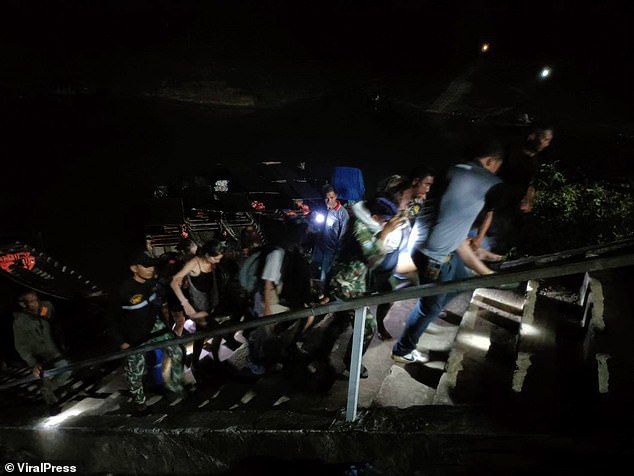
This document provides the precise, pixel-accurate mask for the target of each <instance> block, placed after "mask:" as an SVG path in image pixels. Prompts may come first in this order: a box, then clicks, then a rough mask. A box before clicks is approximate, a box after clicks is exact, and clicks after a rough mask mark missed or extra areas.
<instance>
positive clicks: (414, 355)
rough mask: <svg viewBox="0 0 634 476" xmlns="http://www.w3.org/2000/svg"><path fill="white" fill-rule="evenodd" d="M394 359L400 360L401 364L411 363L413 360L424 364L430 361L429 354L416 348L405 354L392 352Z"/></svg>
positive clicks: (395, 360)
mask: <svg viewBox="0 0 634 476" xmlns="http://www.w3.org/2000/svg"><path fill="white" fill-rule="evenodd" d="M392 360H393V361H394V362H398V363H399V364H411V363H413V362H419V363H421V364H424V363H425V362H429V356H427V355H425V354H421V353H420V352H418V351H417V350H416V349H414V350H412V351H411V352H410V353H408V354H405V355H397V354H392Z"/></svg>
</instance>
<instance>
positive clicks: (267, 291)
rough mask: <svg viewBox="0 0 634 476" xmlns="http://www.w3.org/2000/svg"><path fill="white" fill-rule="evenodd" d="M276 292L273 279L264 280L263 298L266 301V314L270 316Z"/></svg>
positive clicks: (264, 313)
mask: <svg viewBox="0 0 634 476" xmlns="http://www.w3.org/2000/svg"><path fill="white" fill-rule="evenodd" d="M274 292H275V285H274V284H273V281H268V280H265V281H264V290H263V291H262V298H263V301H264V312H263V315H264V316H270V315H271V314H272V312H271V304H272V303H273V293H274Z"/></svg>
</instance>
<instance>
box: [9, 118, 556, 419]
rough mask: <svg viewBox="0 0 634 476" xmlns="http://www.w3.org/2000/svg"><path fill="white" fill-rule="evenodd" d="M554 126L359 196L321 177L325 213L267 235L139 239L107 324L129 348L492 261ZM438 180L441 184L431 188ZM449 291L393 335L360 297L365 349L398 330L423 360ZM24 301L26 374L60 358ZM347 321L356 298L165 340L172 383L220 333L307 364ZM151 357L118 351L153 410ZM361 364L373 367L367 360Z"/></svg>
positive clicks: (328, 352)
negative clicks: (236, 239) (320, 311)
mask: <svg viewBox="0 0 634 476" xmlns="http://www.w3.org/2000/svg"><path fill="white" fill-rule="evenodd" d="M552 138H553V129H552V127H550V126H540V127H535V128H533V130H531V131H530V133H529V134H528V135H527V136H526V137H525V139H526V140H525V141H524V142H522V143H521V144H520V145H519V146H518V147H516V148H512V149H511V150H510V151H509V150H506V149H505V148H504V147H503V146H502V145H501V144H500V143H499V142H497V141H489V142H486V143H483V144H481V145H480V146H478V148H477V149H476V150H474V151H473V152H472V154H471V156H470V160H469V161H467V162H464V163H458V164H456V165H453V166H451V167H450V168H449V169H448V171H447V173H446V174H443V177H437V175H436V172H434V171H433V170H432V169H430V168H428V167H424V166H418V167H416V168H414V169H413V170H412V171H411V172H410V173H409V174H408V175H398V174H394V175H390V176H387V177H385V178H384V179H383V180H381V181H380V182H379V185H378V187H377V190H376V192H375V193H374V194H373V196H371V197H370V198H368V199H367V200H361V201H357V202H352V201H348V202H347V203H342V201H340V200H339V199H338V195H337V190H336V189H335V188H334V187H333V186H332V185H326V186H324V188H323V208H322V211H321V212H320V213H319V215H320V219H319V220H317V219H315V220H313V221H312V222H310V224H307V223H303V224H301V225H300V224H286V225H284V226H283V227H282V225H280V227H281V228H280V230H278V232H277V233H275V232H274V233H271V234H270V235H269V236H267V237H266V238H267V239H266V243H265V242H264V241H263V240H262V239H261V237H260V235H259V234H258V233H257V232H256V230H254V229H253V228H252V227H248V228H245V230H244V231H243V233H242V237H241V240H240V241H241V243H239V244H237V245H236V246H228V245H227V244H226V243H223V242H221V241H219V240H216V239H212V240H210V241H207V242H205V243H196V242H194V241H193V240H192V239H191V238H187V239H183V241H182V242H181V244H180V245H179V247H178V249H177V250H176V251H173V252H167V253H163V254H162V255H161V256H155V253H153V250H152V249H151V248H149V249H146V250H143V251H140V252H139V253H138V254H137V255H136V256H135V257H134V258H133V259H131V260H130V262H129V265H130V272H131V275H130V277H129V278H128V279H127V280H126V281H125V282H124V283H122V284H121V286H120V288H119V290H118V291H117V292H116V293H114V294H113V296H111V298H112V299H111V304H112V305H111V308H110V310H109V312H108V326H107V327H108V334H109V336H110V337H111V339H112V341H113V343H114V345H115V346H116V348H118V349H121V350H124V349H128V348H133V347H135V346H139V345H142V344H147V343H157V342H161V341H164V340H167V339H170V338H171V337H173V336H181V335H184V334H186V333H196V332H198V331H200V330H210V329H215V328H216V327H220V326H222V325H223V324H220V322H223V323H237V322H240V321H243V320H248V319H262V318H265V317H266V316H271V315H274V314H277V313H280V312H284V311H288V310H293V309H300V308H302V307H304V306H310V305H318V304H323V303H327V302H333V301H338V300H348V299H353V298H357V297H361V296H364V295H367V294H369V293H384V292H389V291H391V290H392V289H395V288H400V287H403V286H410V285H418V284H428V283H437V282H446V281H451V280H455V279H461V278H466V277H469V276H473V275H486V274H491V273H493V272H494V271H493V270H492V269H491V267H492V266H491V263H492V262H496V261H500V260H502V259H503V255H504V254H505V253H506V252H507V251H508V250H509V249H510V248H511V247H512V246H514V244H515V243H516V241H517V236H518V234H519V233H521V226H522V220H523V216H525V215H526V214H529V213H530V212H531V210H532V207H533V201H534V196H535V188H534V184H533V178H534V175H535V158H536V156H537V154H538V153H539V152H540V151H542V150H543V149H544V148H546V147H548V145H549V144H550V141H551V140H552ZM445 175H446V176H445ZM438 179H442V180H438ZM438 181H442V182H443V183H444V187H443V189H442V190H441V191H440V192H438V193H436V194H434V195H435V198H433V199H432V198H430V197H431V195H432V192H433V191H434V190H433V187H434V186H435V183H438ZM314 215H315V217H316V216H317V212H315V213H314ZM450 297H451V296H449V295H446V294H440V295H435V296H429V297H424V298H420V299H419V300H418V302H417V303H416V305H415V306H414V308H413V309H412V310H411V312H410V314H409V315H408V317H407V319H406V323H405V328H404V330H403V331H402V333H401V335H400V336H398V337H397V338H395V339H394V338H393V336H391V335H390V333H389V332H388V330H387V329H386V326H385V319H386V317H387V315H388V312H389V310H390V307H391V305H390V304H381V305H379V306H377V308H376V311H375V315H372V314H371V313H370V312H369V309H368V313H367V317H366V321H365V323H366V325H365V329H364V339H363V352H365V350H366V349H367V347H368V345H369V344H370V342H371V341H372V339H373V338H374V337H375V335H376V336H377V337H378V338H379V339H381V340H383V341H390V340H393V339H394V344H393V347H392V359H393V360H394V362H396V363H402V364H408V363H415V362H421V363H424V362H426V361H427V360H428V359H429V357H428V355H427V354H426V353H425V352H422V351H420V350H419V349H418V348H417V347H418V341H419V339H420V337H421V335H422V334H423V333H424V332H425V330H426V329H427V327H428V325H429V324H430V323H431V322H432V321H433V320H434V319H435V318H437V317H438V316H439V314H440V313H441V312H442V310H443V308H444V305H445V304H446V302H447V300H448V299H449V298H450ZM19 304H20V309H19V310H18V311H17V312H15V313H14V335H15V346H16V349H17V351H18V352H19V354H20V356H21V357H22V359H23V360H24V361H25V362H26V364H27V365H28V366H29V367H31V368H32V371H33V375H35V376H40V373H41V370H42V368H51V367H54V366H60V365H65V364H66V361H65V360H64V359H63V357H62V353H61V352H60V351H59V349H58V348H57V347H56V346H55V344H54V342H53V338H52V336H51V332H50V328H49V325H48V322H49V321H50V319H51V317H52V315H53V313H54V308H53V305H52V304H51V303H50V302H48V301H41V300H40V299H39V297H38V296H37V294H36V293H35V292H34V291H27V292H25V293H23V294H22V295H21V296H20V297H19ZM221 316H222V318H223V319H219V317H221ZM353 320H354V311H341V312H336V313H334V315H331V316H327V317H324V316H318V317H317V318H306V319H303V320H300V321H297V322H290V323H283V324H277V325H263V326H260V327H255V328H253V329H252V330H249V331H244V332H243V333H242V336H243V339H242V340H238V339H237V338H236V335H234V334H233V333H226V334H224V335H219V336H217V337H214V338H212V339H211V341H210V342H206V340H205V339H204V338H200V339H196V340H195V341H194V342H193V350H192V352H191V354H190V355H187V353H186V352H185V349H184V347H183V346H179V345H171V346H167V347H165V348H164V349H163V351H164V356H166V357H168V358H169V360H170V361H171V365H170V375H169V378H168V379H166V380H165V387H166V395H167V397H168V398H170V399H178V398H183V397H184V393H183V372H184V368H185V366H187V367H189V368H190V369H191V371H192V373H193V375H194V376H195V377H196V378H201V377H202V376H201V370H200V356H201V353H202V350H203V348H205V349H206V350H208V351H209V353H210V356H211V358H212V359H214V360H216V361H220V353H219V350H220V348H221V346H222V345H223V344H224V345H225V346H226V347H227V348H228V349H229V350H231V351H235V350H236V349H238V348H239V347H240V346H242V345H246V346H247V348H248V359H247V364H246V369H248V371H249V372H251V373H252V374H253V375H256V376H257V375H262V374H265V373H267V372H270V371H271V370H272V369H273V368H275V367H276V365H278V364H279V363H280V362H281V361H284V359H287V360H288V359H296V360H301V361H302V362H303V363H304V364H305V365H306V367H307V368H308V369H310V368H313V369H314V368H317V367H318V366H319V365H321V366H322V367H323V366H324V365H326V366H328V365H330V362H329V359H330V358H331V356H332V354H333V353H332V351H333V347H334V345H335V343H336V342H337V340H338V339H339V338H340V337H341V336H342V334H343V333H344V332H345V331H346V330H347V329H348V328H349V326H350V325H351V323H352V322H353ZM318 323H319V324H320V329H321V332H320V338H319V339H318V340H317V341H314V340H311V341H310V342H308V341H307V340H306V339H305V337H306V336H307V334H308V333H309V332H310V331H311V330H313V329H314V328H315V326H316V325H317V324H318ZM282 336H284V337H282ZM351 348H352V338H350V340H349V342H348V346H347V350H346V352H345V354H344V356H343V362H342V363H341V364H342V367H343V368H344V370H343V375H344V376H346V375H348V374H349V367H350V356H351ZM145 369H146V362H145V355H144V354H143V353H141V352H139V353H133V354H131V355H128V356H127V357H126V358H125V362H124V373H125V377H126V381H127V384H128V390H129V392H130V396H131V397H132V400H133V403H134V404H135V406H136V409H137V411H138V412H139V413H143V412H146V411H147V406H146V397H145V393H144V389H143V374H144V371H145ZM360 376H361V377H362V378H365V377H367V376H368V370H367V368H366V367H365V366H363V365H362V366H361V374H360ZM65 378H67V374H62V375H60V376H58V377H56V378H55V379H43V380H44V381H45V382H43V385H42V393H43V395H44V397H45V400H46V401H47V402H53V403H54V402H55V401H56V397H55V393H54V391H55V388H56V387H57V386H59V385H60V382H63V380H64V379H65Z"/></svg>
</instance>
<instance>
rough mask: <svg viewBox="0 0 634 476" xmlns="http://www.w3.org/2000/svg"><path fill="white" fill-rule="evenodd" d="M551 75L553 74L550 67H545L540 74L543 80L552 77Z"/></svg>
mask: <svg viewBox="0 0 634 476" xmlns="http://www.w3.org/2000/svg"><path fill="white" fill-rule="evenodd" d="M551 73H552V70H551V69H550V68H549V67H548V66H544V67H543V68H542V70H541V72H540V73H539V77H540V78H542V79H546V78H548V77H549V76H550V74H551Z"/></svg>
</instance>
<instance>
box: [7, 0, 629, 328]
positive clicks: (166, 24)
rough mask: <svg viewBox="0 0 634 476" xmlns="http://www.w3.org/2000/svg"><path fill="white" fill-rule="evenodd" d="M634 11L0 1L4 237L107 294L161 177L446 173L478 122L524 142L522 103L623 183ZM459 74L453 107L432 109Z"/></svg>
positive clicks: (615, 7)
mask: <svg viewBox="0 0 634 476" xmlns="http://www.w3.org/2000/svg"><path fill="white" fill-rule="evenodd" d="M502 3H503V4H502ZM630 20H631V16H630V15H628V9H627V2H616V1H602V2H591V1H578V2H574V4H573V3H572V2H566V1H531V2H496V1H488V2H487V1H484V2H473V1H463V2H460V1H414V0H411V1H400V2H399V1H368V0H365V1H319V2H318V1H312V2H309V1H282V0H278V1H268V2H267V1H237V0H233V1H222V2H212V1H189V2H179V1H175V0H174V1H171V0H162V1H149V0H137V1H122V0H111V1H103V2H94V1H88V0H86V1H69V0H66V1H63V0H52V1H46V2H44V1H42V2H30V1H24V0H8V1H4V2H2V3H0V57H1V59H2V67H1V68H0V131H1V138H2V149H1V150H2V152H1V154H2V168H3V174H2V177H3V179H2V180H3V186H2V188H1V189H0V223H2V228H1V230H0V237H1V238H2V244H4V243H10V242H12V241H13V240H14V239H26V240H27V241H31V242H33V241H35V243H34V244H37V245H41V246H42V247H43V248H44V249H45V250H46V251H47V252H48V253H49V254H50V255H53V256H54V257H55V258H56V259H59V260H60V261H62V262H65V263H68V264H69V265H71V266H74V267H76V268H78V269H79V270H80V271H81V272H82V273H83V274H84V275H85V276H87V277H89V278H91V279H92V280H93V281H95V282H97V283H100V284H103V286H104V287H106V288H110V287H112V286H113V285H115V284H116V283H117V282H118V281H119V280H120V279H122V278H123V277H125V276H126V275H127V272H128V271H127V266H126V264H127V257H128V256H129V255H130V253H131V252H132V251H133V250H134V249H138V248H139V247H141V246H142V245H143V227H144V225H145V220H146V218H147V214H148V211H147V208H146V201H147V199H149V198H150V197H151V192H152V190H153V187H154V185H156V184H159V183H161V184H168V185H170V187H172V188H177V187H178V184H179V183H180V180H181V178H182V177H184V176H194V175H200V176H209V175H210V174H211V173H212V171H213V170H214V169H215V167H216V164H218V163H222V164H231V165H232V166H247V167H249V168H251V169H252V171H256V172H257V167H255V166H254V165H253V164H257V163H258V162H260V161H263V160H281V161H283V162H285V163H288V164H295V163H297V162H300V161H303V162H306V163H307V167H308V173H313V176H315V177H317V178H318V179H320V180H322V179H326V178H327V172H325V171H328V170H329V168H330V167H331V166H332V165H347V166H357V167H361V168H362V169H363V170H364V174H365V179H366V184H367V188H368V190H370V191H371V190H372V188H373V187H374V185H375V184H376V181H377V180H378V179H379V178H381V177H383V176H386V175H389V174H391V173H395V172H406V171H407V170H409V169H411V167H412V166H413V165H416V164H418V163H420V162H424V163H428V164H431V165H433V166H435V167H436V168H437V170H438V171H439V173H441V171H442V170H443V169H444V168H445V167H446V166H447V165H448V164H450V163H451V162H453V161H456V160H460V159H461V158H464V156H465V155H464V154H465V147H466V146H467V145H468V143H469V142H470V141H472V140H475V139H477V138H479V137H480V136H482V135H483V134H495V135H498V136H499V137H500V138H503V139H504V140H505V141H508V140H512V139H513V138H517V137H521V134H522V133H523V132H525V131H524V130H523V129H522V128H521V127H519V126H518V125H517V122H516V120H515V119H516V117H517V116H518V115H519V114H521V113H527V114H530V115H531V116H532V117H534V118H536V119H537V120H548V121H552V122H553V123H554V124H555V125H556V127H557V132H556V139H555V141H554V142H553V145H552V147H551V148H550V149H549V151H548V154H549V156H550V157H551V158H552V159H553V160H559V161H561V163H562V164H564V166H565V167H566V168H567V169H568V170H570V171H572V172H575V173H578V174H581V175H585V176H591V177H605V178H606V179H610V180H614V179H621V178H627V177H631V176H632V167H631V160H632V158H634V139H633V138H634V121H633V120H632V117H631V110H632V108H631V106H632V104H633V103H634V97H633V96H634V94H633V92H632V91H633V89H632V84H634V82H633V80H634V70H633V68H634V66H633V62H632V61H631V58H632V45H633V33H632V28H631V21H630ZM484 41H487V42H490V44H491V50H490V52H489V53H488V54H487V55H482V54H481V53H480V46H481V44H482V42H484ZM545 65H549V66H550V67H552V69H553V74H552V77H551V78H549V79H548V80H547V81H540V80H539V79H538V73H539V71H540V70H541V68H542V67H543V66H545ZM460 79H462V80H468V81H469V82H470V83H471V85H472V89H471V92H470V93H469V94H467V95H466V96H465V97H463V98H462V99H461V100H460V101H459V102H458V103H457V104H456V107H455V109H454V111H453V113H452V114H446V115H438V114H431V113H429V112H428V111H427V109H428V108H429V106H430V104H432V103H433V101H434V100H435V99H436V98H438V97H439V96H440V95H441V94H442V93H443V92H444V91H445V90H446V89H447V87H448V86H449V85H450V84H451V83H452V81H455V80H460ZM200 84H205V85H207V89H204V90H203V93H201V97H200V100H197V99H195V97H196V95H197V94H198V93H199V92H200V91H201V90H202V89H201V88H200V87H199V85H200ZM209 85H211V89H209ZM166 91H167V92H166ZM227 94H229V96H232V97H234V96H235V95H242V96H244V97H248V98H250V101H251V102H250V103H249V104H250V106H249V107H239V106H236V105H232V104H229V105H227V104H222V101H217V100H216V99H217V97H215V96H219V97H221V98H222V97H225V96H226V95H227ZM223 95H224V96H223ZM192 96H193V97H194V99H192ZM184 97H185V98H186V100H183V98H184ZM262 186H263V187H264V186H267V184H263V185H262ZM17 290H18V289H17V288H16V287H15V286H13V285H12V284H10V283H6V285H5V286H3V295H4V297H3V305H2V314H3V315H4V316H5V317H6V316H7V313H8V310H9V309H10V307H11V304H10V303H11V302H13V297H14V294H15V292H17ZM7 303H8V304H7Z"/></svg>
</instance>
